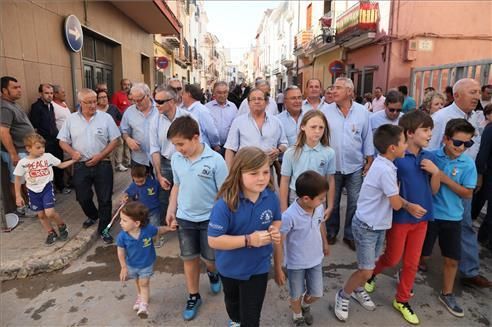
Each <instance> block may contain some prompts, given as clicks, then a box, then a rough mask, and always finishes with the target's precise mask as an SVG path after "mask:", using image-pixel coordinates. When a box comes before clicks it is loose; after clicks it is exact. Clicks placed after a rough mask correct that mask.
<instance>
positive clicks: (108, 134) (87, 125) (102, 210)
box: [57, 89, 120, 244]
mask: <svg viewBox="0 0 492 327" xmlns="http://www.w3.org/2000/svg"><path fill="white" fill-rule="evenodd" d="M77 98H78V100H79V102H80V109H79V110H78V111H76V112H74V113H73V114H71V115H70V116H69V117H68V118H67V120H66V121H65V123H64V124H63V127H62V129H61V130H60V132H59V133H58V137H57V138H58V139H59V140H60V147H61V148H62V149H63V151H65V152H66V153H68V154H69V155H70V156H71V157H72V159H74V160H78V162H77V163H75V165H74V174H73V185H74V186H75V193H76V195H77V201H78V202H79V204H80V207H81V208H82V210H83V211H84V214H85V215H86V216H87V220H86V221H85V222H84V223H83V227H84V228H88V227H90V226H92V225H93V224H94V223H95V222H96V220H97V219H99V226H98V232H99V233H101V236H102V239H103V241H104V242H105V243H107V244H109V243H112V242H113V238H112V237H111V235H110V234H109V233H107V234H103V233H102V231H103V230H104V228H106V226H107V225H108V224H109V221H110V220H111V205H112V202H111V196H112V194H113V168H112V167H111V161H110V159H109V155H110V153H111V152H112V151H113V150H114V149H115V147H116V146H117V144H118V138H119V137H120V131H119V130H118V127H117V126H116V124H115V122H114V120H113V118H112V117H111V116H110V115H109V114H107V113H105V112H101V111H97V110H96V104H97V95H96V92H94V91H92V90H91V89H81V90H80V91H79V92H78V94H77ZM92 187H94V189H95V191H96V196H97V201H98V208H96V206H95V205H94V202H93V201H92V197H93V195H94V193H93V192H92Z"/></svg>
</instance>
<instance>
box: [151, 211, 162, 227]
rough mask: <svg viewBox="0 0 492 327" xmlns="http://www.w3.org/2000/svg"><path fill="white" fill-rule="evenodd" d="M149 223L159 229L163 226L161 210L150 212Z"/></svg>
mask: <svg viewBox="0 0 492 327" xmlns="http://www.w3.org/2000/svg"><path fill="white" fill-rule="evenodd" d="M149 222H150V223H151V224H152V225H154V226H155V227H157V228H159V226H161V225H162V224H161V208H157V209H154V210H152V211H150V212H149Z"/></svg>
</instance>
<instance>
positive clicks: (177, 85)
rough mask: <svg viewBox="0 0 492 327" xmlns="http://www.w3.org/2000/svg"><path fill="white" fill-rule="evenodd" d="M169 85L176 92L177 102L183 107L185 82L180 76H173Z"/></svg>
mask: <svg viewBox="0 0 492 327" xmlns="http://www.w3.org/2000/svg"><path fill="white" fill-rule="evenodd" d="M168 85H169V87H170V88H172V89H173V90H174V92H176V96H177V98H176V101H177V102H176V103H177V105H178V106H179V107H181V108H182V109H183V84H182V83H181V80H179V79H178V78H171V79H170V80H169V83H168Z"/></svg>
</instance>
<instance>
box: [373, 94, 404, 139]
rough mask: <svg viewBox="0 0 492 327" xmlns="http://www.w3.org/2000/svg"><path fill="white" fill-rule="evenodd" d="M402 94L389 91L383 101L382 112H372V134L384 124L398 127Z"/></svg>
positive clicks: (402, 99)
mask: <svg viewBox="0 0 492 327" xmlns="http://www.w3.org/2000/svg"><path fill="white" fill-rule="evenodd" d="M403 101H404V98H403V94H401V93H400V92H398V91H396V90H392V91H389V92H388V94H387V95H386V98H385V99H384V110H382V111H378V112H374V113H373V114H372V115H371V128H372V131H373V132H374V131H375V130H376V129H378V128H379V126H381V125H384V124H391V125H398V121H399V120H400V117H401V116H402V115H403V114H402V113H401V110H402V109H401V108H402V106H403Z"/></svg>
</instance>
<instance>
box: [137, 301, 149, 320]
mask: <svg viewBox="0 0 492 327" xmlns="http://www.w3.org/2000/svg"><path fill="white" fill-rule="evenodd" d="M148 307H149V305H148V304H147V303H143V302H142V303H140V307H139V308H138V312H137V316H139V317H140V318H142V319H147V317H148V316H149V311H148Z"/></svg>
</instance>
